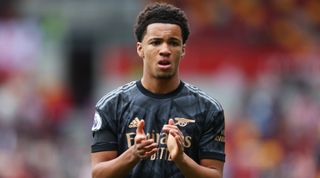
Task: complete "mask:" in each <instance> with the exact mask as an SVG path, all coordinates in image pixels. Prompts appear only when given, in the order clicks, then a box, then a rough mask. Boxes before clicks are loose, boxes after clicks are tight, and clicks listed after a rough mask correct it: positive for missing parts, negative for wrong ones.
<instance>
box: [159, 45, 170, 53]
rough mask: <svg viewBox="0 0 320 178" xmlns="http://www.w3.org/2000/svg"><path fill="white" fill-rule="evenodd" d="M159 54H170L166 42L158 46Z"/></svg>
mask: <svg viewBox="0 0 320 178" xmlns="http://www.w3.org/2000/svg"><path fill="white" fill-rule="evenodd" d="M160 55H161V56H170V55H171V50H170V47H169V45H168V44H167V43H163V44H162V45H161V47H160Z"/></svg>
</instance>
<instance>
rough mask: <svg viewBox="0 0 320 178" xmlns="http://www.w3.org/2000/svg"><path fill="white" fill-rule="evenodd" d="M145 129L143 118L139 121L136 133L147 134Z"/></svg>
mask: <svg viewBox="0 0 320 178" xmlns="http://www.w3.org/2000/svg"><path fill="white" fill-rule="evenodd" d="M143 129H144V120H141V121H139V122H138V128H137V130H136V134H141V135H145V133H144V130H143Z"/></svg>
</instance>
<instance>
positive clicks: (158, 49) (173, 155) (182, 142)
mask: <svg viewBox="0 0 320 178" xmlns="http://www.w3.org/2000/svg"><path fill="white" fill-rule="evenodd" d="M134 30H135V35H136V39H137V53H138V55H139V57H140V58H141V59H142V61H143V75H142V78H141V80H139V81H133V82H131V83H128V84H125V85H124V86H121V87H119V88H118V89H116V90H114V91H112V92H110V93H109V94H107V95H105V96H104V97H102V98H101V99H100V101H99V102H98V103H97V105H96V113H95V116H94V124H93V127H92V132H93V144H92V150H91V151H92V154H91V158H92V176H93V177H94V178H117V177H130V178H182V177H188V178H202V177H203V178H221V177H222V176H223V165H224V161H225V153H224V114H223V109H222V107H221V105H220V104H219V103H218V102H217V101H216V100H214V99H212V98H211V97H209V96H208V95H207V94H205V93H204V92H202V91H201V90H199V89H198V88H196V87H194V86H192V85H190V84H188V83H186V82H183V81H181V80H180V78H179V63H180V60H181V58H182V57H183V56H184V54H185V44H186V41H187V39H188V35H189V26H188V20H187V18H186V16H185V14H184V12H183V11H182V10H181V9H179V8H177V7H174V6H172V5H168V4H162V3H155V4H150V5H148V6H147V7H146V8H145V9H144V10H143V11H142V12H141V13H140V14H139V16H138V18H137V22H136V25H135V28H134Z"/></svg>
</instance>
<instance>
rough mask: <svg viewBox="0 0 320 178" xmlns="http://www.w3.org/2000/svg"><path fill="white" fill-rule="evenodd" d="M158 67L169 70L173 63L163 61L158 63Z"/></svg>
mask: <svg viewBox="0 0 320 178" xmlns="http://www.w3.org/2000/svg"><path fill="white" fill-rule="evenodd" d="M158 66H159V67H160V68H161V69H168V68H170V66H171V62H170V61H169V60H166V59H163V60H160V61H159V62H158Z"/></svg>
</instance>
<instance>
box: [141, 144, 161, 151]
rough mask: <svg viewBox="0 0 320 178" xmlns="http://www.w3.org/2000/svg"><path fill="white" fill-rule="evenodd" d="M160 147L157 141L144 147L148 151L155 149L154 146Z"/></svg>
mask: <svg viewBox="0 0 320 178" xmlns="http://www.w3.org/2000/svg"><path fill="white" fill-rule="evenodd" d="M157 147H158V144H157V143H152V144H150V145H147V146H145V147H144V148H143V149H144V150H145V151H146V152H149V151H151V150H153V149H154V148H157Z"/></svg>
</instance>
